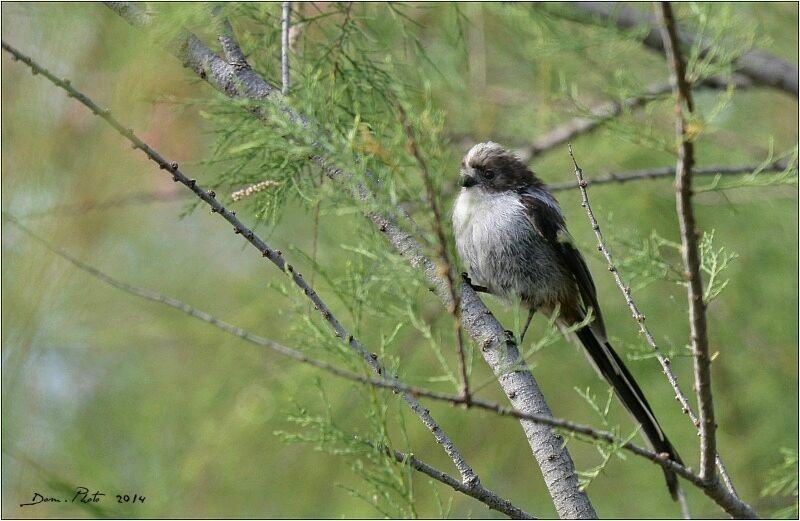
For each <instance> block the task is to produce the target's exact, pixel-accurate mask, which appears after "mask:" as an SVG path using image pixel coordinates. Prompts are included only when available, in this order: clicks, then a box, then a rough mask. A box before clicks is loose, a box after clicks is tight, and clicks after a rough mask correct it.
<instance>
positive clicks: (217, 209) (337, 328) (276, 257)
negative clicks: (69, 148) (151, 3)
mask: <svg viewBox="0 0 800 521" xmlns="http://www.w3.org/2000/svg"><path fill="white" fill-rule="evenodd" d="M2 47H3V49H4V50H5V51H7V52H8V53H9V54H11V55H12V56H13V57H14V58H15V59H18V60H20V61H22V62H23V63H25V64H26V65H28V67H30V68H31V71H32V72H34V74H42V75H43V76H44V77H46V78H47V79H48V80H50V81H51V82H53V83H54V84H55V85H57V86H58V87H60V88H62V89H64V90H65V91H67V93H68V95H69V96H70V97H71V98H75V99H76V100H78V101H79V102H81V103H82V104H83V105H85V106H86V107H88V108H89V109H90V110H91V111H92V112H93V113H94V114H95V115H97V116H99V117H101V118H102V119H103V120H105V121H106V122H107V123H108V124H109V125H111V126H112V127H113V128H114V129H115V130H116V131H117V132H118V133H120V134H121V135H122V136H123V137H124V138H126V139H127V140H128V141H130V142H131V143H132V144H133V146H134V148H138V149H140V150H142V151H143V152H144V153H145V154H146V155H147V157H148V158H149V159H151V160H152V161H153V162H155V163H156V164H158V166H159V168H160V169H161V170H166V171H167V172H169V173H170V174H171V175H172V179H173V181H175V182H179V183H181V184H183V185H184V186H186V187H187V188H188V189H189V190H191V191H192V192H193V193H194V194H195V195H196V196H197V197H198V198H200V199H201V200H202V201H204V202H205V203H206V204H208V205H209V206H210V207H211V213H217V214H219V215H220V217H222V218H223V219H225V220H226V221H228V222H229V223H230V224H231V225H233V229H234V233H236V234H241V235H242V236H243V237H244V238H245V239H246V240H247V242H249V243H250V244H251V245H252V246H253V247H255V248H256V249H257V250H258V251H260V252H261V254H262V256H263V257H266V258H267V259H269V261H270V262H272V263H273V264H274V265H275V266H276V267H278V269H280V270H281V271H283V272H285V273H288V274H289V276H290V278H291V279H292V282H293V283H294V284H295V285H296V286H297V287H298V288H299V289H301V290H302V291H303V293H304V294H305V295H306V297H307V298H308V299H309V300H310V301H311V302H312V303H313V305H314V309H316V310H317V311H318V312H319V313H320V315H321V316H322V317H323V319H324V320H325V321H326V322H327V323H328V324H329V325H330V327H331V328H332V329H333V331H334V333H335V335H336V336H337V337H339V338H341V339H343V340H345V341H346V342H347V344H348V345H349V347H350V349H351V350H352V351H354V352H355V353H357V354H358V355H360V356H361V358H363V359H364V361H365V362H366V363H367V364H368V365H369V366H370V367H372V369H373V370H374V371H375V372H376V373H378V374H383V372H384V371H385V369H384V367H383V365H382V364H381V363H380V362H379V361H378V359H377V357H375V356H372V355H371V354H370V352H369V351H367V349H365V348H364V346H362V345H361V343H360V342H359V341H358V340H356V339H355V338H354V337H353V335H351V334H350V333H348V331H347V330H346V329H345V328H344V326H343V325H342V324H341V323H340V322H339V321H338V319H337V318H336V317H335V316H334V315H333V313H332V312H331V310H330V309H329V308H328V306H327V305H326V304H325V302H323V300H322V298H321V297H320V296H319V295H318V294H317V293H316V291H314V289H313V288H312V287H311V286H309V285H308V283H307V282H306V281H305V279H304V278H303V276H302V275H301V274H300V273H298V272H297V271H295V269H294V267H293V266H292V265H291V264H288V263H287V262H286V260H285V258H284V256H283V253H282V252H280V251H278V250H273V249H272V248H270V247H269V245H267V244H266V243H265V242H264V241H263V240H262V239H261V238H260V237H259V236H257V235H256V234H255V233H254V232H253V231H252V230H251V229H250V228H248V227H247V226H245V225H244V224H243V223H242V222H241V221H240V220H239V219H238V218H237V217H236V212H232V211H230V210H228V209H226V208H225V207H223V206H222V205H221V204H220V203H219V201H217V199H216V194H215V193H214V192H213V191H206V190H203V189H202V188H201V187H200V186H198V184H197V182H196V180H194V179H190V178H188V177H187V176H186V175H184V174H183V172H181V170H180V169H179V168H178V164H177V163H174V162H171V163H170V162H168V161H167V160H166V159H164V158H163V157H162V156H161V155H160V154H159V153H158V152H156V151H155V150H153V149H152V148H150V146H149V145H148V144H147V143H145V142H144V141H142V140H141V139H139V138H138V137H137V136H136V135H135V134H134V132H133V130H132V129H126V128H125V127H124V126H123V125H121V124H120V123H119V122H118V121H117V120H116V119H115V118H114V117H113V116H111V112H110V111H109V110H107V109H106V110H104V109H101V108H100V107H99V106H98V105H97V104H96V103H94V102H93V101H92V100H91V99H90V98H89V97H88V96H86V95H85V94H83V93H81V92H79V91H78V90H76V89H75V88H74V87H72V85H71V84H70V82H69V81H68V80H60V79H59V78H57V77H56V76H54V75H53V74H52V73H50V72H49V71H48V70H47V69H44V68H43V67H41V66H39V65H38V64H36V63H34V62H33V61H32V60H31V59H30V58H29V57H27V56H25V55H23V54H22V53H20V52H19V51H17V50H16V49H14V48H13V47H11V46H10V45H8V44H7V43H6V42H2ZM403 399H404V400H405V402H406V403H407V404H408V406H409V407H410V408H411V409H412V410H413V411H414V412H415V413H416V414H417V416H419V418H420V420H422V422H423V423H424V424H425V426H426V427H427V428H428V430H430V431H431V433H432V434H433V436H434V438H435V439H436V441H437V443H439V444H440V445H442V448H444V450H445V452H447V455H448V456H450V459H451V460H452V461H453V463H454V464H455V466H456V468H457V469H458V470H459V472H460V473H461V476H462V479H463V480H464V483H465V484H466V485H468V486H469V485H472V484H474V483H477V482H478V481H479V479H478V476H477V475H476V474H475V472H474V471H473V470H472V468H471V467H470V466H469V465H468V464H467V462H466V461H465V460H464V458H463V456H462V455H461V453H460V452H459V450H458V448H456V446H455V444H454V443H453V442H452V440H451V439H450V438H449V437H448V436H447V435H446V434H445V433H444V432H443V431H442V429H441V427H439V425H438V424H437V423H436V421H435V420H434V419H433V417H432V416H431V415H430V411H429V410H428V409H425V408H424V407H422V406H421V405H420V404H419V402H418V401H417V400H416V399H415V398H414V397H413V396H412V395H411V394H409V393H405V394H404V395H403Z"/></svg>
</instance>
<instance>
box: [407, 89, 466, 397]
mask: <svg viewBox="0 0 800 521" xmlns="http://www.w3.org/2000/svg"><path fill="white" fill-rule="evenodd" d="M397 110H398V112H399V114H400V118H401V123H402V124H403V128H404V129H405V131H406V137H407V138H408V148H409V149H410V151H411V154H412V155H413V156H414V159H416V160H417V164H418V165H419V170H420V173H421V174H422V181H423V183H424V185H425V194H426V195H427V198H428V206H430V209H431V213H433V228H434V231H435V232H436V239H437V241H438V245H439V259H440V260H441V262H442V269H441V271H442V275H443V276H444V278H445V280H446V281H447V291H448V292H449V293H450V300H451V302H450V303H449V306H448V311H449V312H450V314H451V315H452V316H453V323H454V332H455V339H456V354H457V355H458V367H459V371H460V376H461V396H462V398H464V403H465V404H466V406H467V407H469V404H470V392H469V375H468V374H467V363H466V360H465V357H464V337H463V334H462V330H461V316H460V311H461V298H460V297H459V295H458V291H457V288H456V277H455V270H454V269H453V263H452V261H451V260H450V253H449V248H448V246H447V236H446V235H445V233H444V226H443V225H442V212H441V209H440V208H439V203H438V200H437V198H436V190H435V189H434V187H433V180H432V179H431V174H430V171H429V170H428V163H427V161H425V158H424V157H423V156H422V153H421V152H420V150H419V146H418V144H417V139H416V137H415V136H414V129H413V128H412V127H411V122H409V121H408V117H407V116H406V113H405V110H404V109H403V107H402V106H401V105H400V104H399V103H398V104H397Z"/></svg>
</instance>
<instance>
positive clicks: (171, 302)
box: [3, 212, 533, 519]
mask: <svg viewBox="0 0 800 521" xmlns="http://www.w3.org/2000/svg"><path fill="white" fill-rule="evenodd" d="M3 217H4V218H5V219H7V220H8V221H9V222H11V223H12V224H13V225H14V226H16V227H17V228H18V229H20V230H21V231H23V232H24V233H25V234H26V235H28V236H29V237H31V238H32V239H34V240H36V241H37V242H39V243H40V244H42V245H43V246H44V247H45V248H47V249H48V250H50V251H51V252H52V253H54V254H55V255H57V256H59V257H61V258H62V259H64V260H66V261H68V262H70V263H72V264H73V265H74V266H75V267H76V268H78V269H80V270H81V271H84V272H86V273H88V274H89V275H91V276H92V277H95V278H97V279H99V280H101V281H103V282H105V283H106V284H109V285H110V286H112V287H114V288H117V289H119V290H121V291H123V292H125V293H128V294H131V295H134V296H136V297H140V298H143V299H145V300H149V301H151V302H156V303H158V304H162V305H165V306H168V307H171V308H173V309H177V310H178V311H182V312H183V313H186V314H187V315H189V316H190V317H192V318H195V319H197V320H200V321H202V322H206V323H208V324H211V325H212V326H214V327H216V328H218V329H221V330H222V331H224V332H226V333H228V334H231V335H233V336H235V337H238V338H241V339H243V340H246V341H247V342H250V343H251V344H254V345H257V346H259V347H264V348H267V349H270V350H272V351H274V352H276V353H278V354H280V355H281V356H285V357H288V358H291V359H293V360H295V361H297V362H300V363H303V364H308V365H310V366H312V367H315V368H317V369H321V370H323V371H326V372H328V373H330V374H333V375H335V376H337V377H340V378H344V379H346V380H350V381H353V382H356V383H363V384H369V385H372V386H374V387H380V388H385V389H389V390H392V391H394V392H395V393H398V392H411V393H415V394H418V395H420V394H423V395H424V393H425V392H426V391H425V390H424V389H419V388H415V387H412V386H408V385H405V384H403V383H402V382H400V380H398V379H397V378H393V377H389V376H387V375H385V374H384V375H381V376H382V378H374V377H369V376H365V375H361V374H358V373H353V372H350V371H347V370H344V369H340V368H338V367H336V366H334V365H331V364H329V363H327V362H324V361H322V360H318V359H315V358H312V357H310V356H308V355H306V354H304V353H303V352H302V351H298V350H296V349H292V348H291V347H287V346H285V345H283V344H280V343H278V342H275V341H273V340H270V339H268V338H264V337H262V336H259V335H256V334H253V333H250V332H249V331H246V330H244V329H242V328H240V327H238V326H234V325H232V324H229V323H227V322H225V321H224V320H220V319H219V318H217V317H215V316H213V315H211V314H209V313H207V312H205V311H202V310H200V309H197V308H195V307H193V306H190V305H189V304H186V303H185V302H182V301H180V300H178V299H175V298H172V297H168V296H166V295H162V294H160V293H156V292H154V291H150V290H148V289H144V288H139V287H136V286H132V285H130V284H127V283H125V282H122V281H121V280H119V279H116V278H114V277H112V276H111V275H108V274H106V273H104V272H102V271H100V270H99V269H97V268H95V267H93V266H90V265H88V264H86V263H85V262H83V261H81V260H79V259H77V258H75V257H73V256H72V255H70V254H69V253H67V252H65V251H64V250H62V249H60V248H57V247H55V246H53V245H52V244H50V243H49V242H48V241H47V240H46V239H44V238H42V237H41V236H39V235H38V234H36V233H35V232H33V231H31V230H30V229H29V228H28V227H26V226H25V225H23V224H22V223H20V222H19V220H18V219H17V218H16V217H14V216H13V215H11V214H9V213H7V212H3ZM443 398H452V399H458V397H457V396H454V397H448V396H446V395H441V396H440V397H438V398H436V399H443ZM452 399H450V400H446V401H450V402H451V403H452V402H453V400H452ZM392 454H393V455H394V454H395V453H394V452H393V453H392ZM396 454H401V455H402V456H403V457H402V458H401V459H398V461H400V462H401V463H402V462H405V461H406V455H404V454H402V453H400V452H396ZM409 457H410V459H409V461H408V462H409V464H410V465H411V466H412V467H413V468H414V469H416V470H418V471H420V472H422V473H424V474H427V475H428V476H430V477H432V478H434V479H436V480H437V481H440V482H442V483H444V484H446V485H448V486H450V487H452V488H453V489H455V490H456V491H458V492H461V493H463V494H466V495H468V496H471V497H473V498H475V499H477V500H478V501H481V502H482V503H486V504H487V505H488V506H489V508H492V509H494V510H498V511H500V512H503V513H504V514H506V515H508V516H509V517H511V518H514V519H533V516H531V515H530V514H528V513H527V512H525V511H524V510H522V509H520V508H518V507H516V506H514V505H513V504H512V503H511V502H510V501H508V500H506V499H504V498H502V497H501V496H499V495H498V494H497V493H495V492H492V491H491V490H488V489H486V488H485V487H483V485H481V484H480V483H479V484H478V485H477V486H475V487H469V486H466V485H464V484H462V483H460V482H459V481H458V480H456V479H453V478H452V477H450V476H449V475H447V474H445V473H444V472H442V471H440V470H438V469H436V468H434V467H431V466H430V465H427V464H426V463H425V462H423V461H420V460H418V459H416V458H415V457H414V455H413V454H412V455H410V456H409Z"/></svg>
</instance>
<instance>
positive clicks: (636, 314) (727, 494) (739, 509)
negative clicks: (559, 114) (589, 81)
mask: <svg viewBox="0 0 800 521" xmlns="http://www.w3.org/2000/svg"><path fill="white" fill-rule="evenodd" d="M568 149H569V155H570V158H571V159H572V164H573V165H574V166H575V177H576V178H577V183H578V187H579V188H580V192H581V206H583V207H584V208H585V209H586V215H587V216H588V217H589V224H590V225H591V227H592V230H594V234H595V237H596V238H597V249H598V250H599V251H600V252H601V253H602V254H603V257H605V259H606V262H608V270H609V271H610V272H611V273H612V274H613V275H614V281H615V282H616V283H617V287H619V289H620V291H621V292H622V295H623V296H624V297H625V302H627V304H628V308H629V309H630V310H631V313H633V319H634V320H635V321H636V323H637V324H638V325H639V331H640V332H641V333H642V334H643V335H644V337H645V339H646V341H647V344H648V345H649V346H650V347H651V348H652V349H653V351H654V352H655V354H656V358H657V359H658V362H659V363H660V364H661V369H662V371H663V372H664V376H666V377H667V380H668V381H669V383H670V385H671V386H672V389H673V390H674V391H675V398H676V399H677V400H678V402H679V403H680V404H681V407H682V410H683V413H684V414H686V415H688V416H689V418H690V419H691V421H692V423H693V424H694V425H695V426H698V425H699V423H698V420H697V417H696V416H695V414H694V411H692V406H691V405H690V404H689V400H688V399H687V398H686V395H685V394H684V393H683V391H682V390H681V388H680V385H679V384H678V379H677V378H676V377H675V373H673V372H672V367H671V366H670V359H669V358H666V357H665V356H664V355H662V354H661V351H660V350H659V349H658V346H657V345H656V341H655V338H653V335H652V333H650V330H649V329H648V328H647V326H646V325H645V316H644V314H642V312H641V311H639V307H638V306H637V305H636V302H634V300H633V297H632V296H631V288H630V287H628V286H627V285H626V284H625V282H624V281H623V280H622V276H621V275H620V274H619V270H617V267H616V265H615V264H614V260H613V259H612V257H611V252H609V250H608V247H607V246H606V243H605V239H604V238H603V232H602V231H601V230H600V225H599V224H598V222H597V219H596V218H595V216H594V211H592V206H591V204H589V193H588V192H587V191H586V186H587V184H588V183H587V181H586V180H585V179H584V178H583V170H581V168H580V167H579V166H578V163H577V161H576V160H575V156H574V155H573V153H572V145H568ZM716 461H717V465H718V466H719V469H720V474H721V475H722V476H723V477H724V479H725V482H726V484H727V485H728V489H727V490H725V489H722V490H723V491H724V493H723V492H722V491H720V490H719V489H718V488H717V487H716V484H714V483H708V482H706V481H704V480H700V482H699V483H695V484H697V485H698V486H699V487H700V488H702V489H703V490H704V491H705V493H706V494H707V495H709V497H711V498H712V499H714V501H716V502H717V504H718V505H720V506H721V507H722V508H724V509H725V510H726V511H727V512H728V513H729V514H731V515H732V516H734V517H743V518H753V517H757V514H756V513H755V511H754V510H753V509H752V508H751V507H750V505H748V504H747V503H745V502H743V501H742V500H741V499H739V497H738V496H737V495H736V491H735V489H734V488H733V483H732V482H731V480H730V477H729V476H728V473H727V470H726V469H725V466H724V464H723V462H722V458H720V457H719V454H716ZM712 494H713V495H712Z"/></svg>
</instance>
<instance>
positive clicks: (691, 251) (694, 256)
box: [658, 2, 717, 483]
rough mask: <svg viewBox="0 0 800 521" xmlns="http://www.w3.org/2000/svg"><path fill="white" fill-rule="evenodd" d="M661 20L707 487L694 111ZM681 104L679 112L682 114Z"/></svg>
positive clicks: (708, 421)
mask: <svg viewBox="0 0 800 521" xmlns="http://www.w3.org/2000/svg"><path fill="white" fill-rule="evenodd" d="M658 12H659V15H660V17H661V21H662V26H661V35H662V38H663V40H664V50H665V52H666V55H667V61H668V62H669V66H670V78H671V82H672V91H673V94H674V95H675V116H676V117H675V134H676V140H677V143H678V165H677V167H676V169H675V191H676V203H677V209H678V222H679V224H680V229H681V244H682V247H681V257H682V258H683V266H684V269H685V273H686V278H687V280H688V283H689V284H688V297H689V318H690V325H691V338H692V351H693V352H694V379H695V389H696V391H697V402H698V411H699V420H700V475H701V476H702V477H703V478H704V479H706V480H708V482H709V483H713V482H714V481H715V480H716V479H717V476H716V472H715V466H714V456H715V454H716V453H717V439H716V433H715V431H716V428H717V425H716V423H715V421H714V402H713V396H712V392H711V358H710V356H709V352H708V328H707V326H706V303H705V302H704V301H703V280H702V278H701V275H700V251H699V248H698V246H697V240H698V237H699V232H698V230H697V225H696V222H695V217H694V208H693V207H692V167H693V166H694V145H693V143H692V141H691V138H690V137H689V136H688V132H687V130H686V118H685V116H684V110H687V111H688V112H689V114H691V113H692V112H693V111H694V103H693V101H692V93H691V91H690V90H689V85H688V83H687V82H686V71H685V68H684V62H683V57H682V56H681V49H680V40H679V39H678V34H677V29H676V27H675V18H674V17H673V14H672V7H671V6H670V4H669V3H668V2H661V3H659V4H658ZM684 105H685V109H684Z"/></svg>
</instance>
